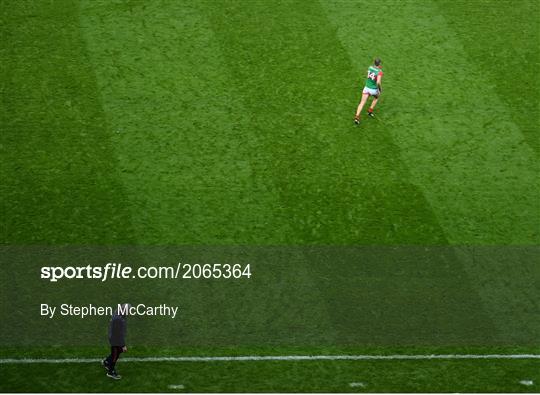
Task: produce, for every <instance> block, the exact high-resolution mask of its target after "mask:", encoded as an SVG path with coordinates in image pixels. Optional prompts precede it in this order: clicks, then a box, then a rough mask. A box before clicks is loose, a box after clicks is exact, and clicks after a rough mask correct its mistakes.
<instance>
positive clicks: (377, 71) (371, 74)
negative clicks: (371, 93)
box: [366, 66, 383, 89]
mask: <svg viewBox="0 0 540 395" xmlns="http://www.w3.org/2000/svg"><path fill="white" fill-rule="evenodd" d="M379 75H380V76H381V77H382V75H383V71H382V69H381V68H380V67H377V66H369V69H368V71H367V79H366V87H368V88H369V89H377V77H378V76H379Z"/></svg>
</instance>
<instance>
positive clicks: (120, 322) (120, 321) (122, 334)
mask: <svg viewBox="0 0 540 395" xmlns="http://www.w3.org/2000/svg"><path fill="white" fill-rule="evenodd" d="M126 331H127V323H126V319H125V317H123V316H121V315H119V314H113V316H112V318H111V322H110V323H109V343H110V344H111V346H112V347H124V346H125V345H126Z"/></svg>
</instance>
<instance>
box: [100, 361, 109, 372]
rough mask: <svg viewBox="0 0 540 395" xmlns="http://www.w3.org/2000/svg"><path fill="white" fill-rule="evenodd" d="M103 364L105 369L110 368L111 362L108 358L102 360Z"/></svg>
mask: <svg viewBox="0 0 540 395" xmlns="http://www.w3.org/2000/svg"><path fill="white" fill-rule="evenodd" d="M101 365H103V367H104V368H105V369H107V370H109V362H108V361H107V358H105V359H104V360H103V361H101Z"/></svg>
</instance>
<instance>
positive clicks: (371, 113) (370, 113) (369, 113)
mask: <svg viewBox="0 0 540 395" xmlns="http://www.w3.org/2000/svg"><path fill="white" fill-rule="evenodd" d="M367 115H369V116H370V117H371V118H375V114H373V111H368V113H367Z"/></svg>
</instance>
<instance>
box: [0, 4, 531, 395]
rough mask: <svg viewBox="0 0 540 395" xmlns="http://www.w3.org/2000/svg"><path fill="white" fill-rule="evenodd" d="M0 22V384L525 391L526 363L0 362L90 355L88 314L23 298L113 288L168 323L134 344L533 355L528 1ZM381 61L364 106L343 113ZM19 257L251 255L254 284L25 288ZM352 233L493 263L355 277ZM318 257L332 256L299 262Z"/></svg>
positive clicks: (28, 11) (124, 9) (167, 11)
mask: <svg viewBox="0 0 540 395" xmlns="http://www.w3.org/2000/svg"><path fill="white" fill-rule="evenodd" d="M0 12H1V13H0V15H1V16H0V18H1V23H0V29H1V32H2V34H1V40H0V42H1V44H0V62H1V67H0V72H1V78H0V81H1V85H0V86H1V95H2V104H1V105H0V116H1V123H0V153H1V160H0V164H1V166H0V191H1V192H0V204H1V206H0V219H1V221H2V226H1V228H0V237H1V239H0V244H1V247H0V248H1V249H2V254H0V255H3V256H4V258H2V260H1V262H0V263H1V266H0V274H1V277H0V288H1V289H2V292H1V293H0V302H1V309H0V322H2V330H1V331H0V332H1V334H0V391H2V392H6V391H13V392H35V391H43V392H50V391H61V392H167V391H180V392H182V391H189V392H197V391H200V392H220V391H229V392H249V391H252V392H264V391H267V392H277V391H292V392H295V391H298V392H350V391H352V392H395V391H398V392H399V391H402V392H407V391H413V392H414V391H424V392H430V391H433V392H464V391H470V392H481V391H487V392H538V391H539V385H540V374H539V372H540V368H539V366H540V363H539V360H538V359H486V360H374V361H370V360H367V361H365V360H361V361H350V360H346V361H342V360H336V361H243V362H239V361H233V362H219V361H214V362H164V363H156V362H124V363H122V361H121V362H120V364H119V370H120V372H121V373H122V374H123V375H124V380H121V381H120V382H112V381H110V380H109V381H107V379H106V377H105V375H104V374H103V371H102V369H101V368H100V367H99V366H98V365H97V364H89V363H63V364H43V363H41V364H40V363H38V364H11V363H4V362H2V361H4V360H6V359H7V358H22V357H28V358H30V357H32V358H44V359H51V358H52V359H54V358H63V357H70V358H98V357H100V356H102V355H103V354H104V353H106V347H105V346H106V343H105V342H104V340H103V339H104V336H103V334H102V333H101V332H103V331H104V328H106V325H107V320H99V319H95V320H88V321H84V322H82V321H68V320H64V321H62V320H56V321H54V320H51V321H46V320H43V319H40V318H39V317H37V316H36V312H35V311H36V307H35V306H37V305H36V303H46V302H48V301H66V302H70V301H74V302H84V301H86V302H90V301H96V303H97V302H101V303H106V302H109V303H110V300H112V299H113V298H114V297H116V296H118V293H120V294H121V295H122V297H129V298H136V297H140V298H142V299H144V298H146V299H145V300H141V301H142V302H146V301H151V302H153V303H159V302H160V301H165V300H166V301H167V302H178V303H179V304H180V305H181V310H182V312H183V313H182V319H181V320H179V321H174V323H172V322H169V321H165V320H164V319H155V320H153V321H144V320H139V321H137V320H136V319H133V322H131V323H130V329H129V330H130V332H129V333H130V336H131V337H130V339H131V344H130V345H132V349H131V350H130V352H129V356H138V357H151V356H156V357H157V356H167V355H171V356H183V355H184V356H186V355H187V356H198V355H207V356H223V355H235V356H238V355H394V354H414V355H416V354H540V342H539V339H540V314H539V313H538V312H539V311H540V297H539V296H540V295H539V292H538V289H539V286H538V285H539V284H540V265H538V263H537V262H538V259H539V258H538V249H537V247H536V249H534V248H535V247H534V246H538V245H539V244H540V198H539V196H540V176H539V175H540V166H539V160H538V155H539V151H540V140H539V139H540V138H539V131H540V127H539V125H540V122H539V121H540V78H539V77H538V71H539V65H540V29H539V24H540V3H539V2H538V1H535V0H516V1H509V0H500V1H496V0H472V1H469V0H440V1H439V0H410V1H395V0H380V1H377V2H369V1H365V0H357V1H356V0H354V1H353V0H313V1H300V0H299V1H292V0H290V1H289V0H278V1H270V0H238V1H231V0H212V1H210V0H197V1H187V0H186V1H184V0H169V1H165V0H163V1H142V0H111V1H106V0H94V1H90V0H81V1H68V0H65V1H64V0H58V1H46V0H38V1H16V0H0ZM374 57H380V58H382V61H383V69H384V73H385V74H384V79H383V86H384V94H383V95H382V96H381V99H380V102H379V104H378V106H377V108H376V109H375V112H376V115H377V117H378V119H368V118H367V117H365V116H364V119H363V120H362V123H361V124H360V125H359V126H355V125H353V122H352V118H353V115H354V110H355V108H356V105H357V103H358V100H359V98H360V92H361V88H362V86H363V83H364V78H365V71H366V68H367V67H368V65H369V64H370V63H371V62H372V60H373V58H374ZM36 246H48V247H61V246H97V247H99V248H102V247H103V246H107V247H110V248H113V249H114V248H115V247H118V246H138V248H142V249H144V248H148V249H149V251H153V250H152V248H156V246H191V247H193V248H195V249H196V248H206V247H205V246H212V248H215V249H218V250H219V248H224V249H227V248H230V247H233V246H247V247H248V248H250V247H253V248H258V247H257V246H259V247H260V248H261V250H260V251H262V252H259V253H258V254H259V255H257V256H260V257H261V259H259V260H258V264H254V270H253V272H254V275H253V279H250V280H249V281H244V282H236V283H232V282H187V283H186V282H183V283H181V286H179V285H178V283H174V282H170V281H155V282H151V281H147V282H145V281H139V282H129V281H127V282H124V283H115V284H116V285H117V286H118V288H117V289H116V291H114V290H111V289H110V288H104V287H105V286H103V285H100V286H99V287H98V286H95V284H94V285H92V284H90V283H76V282H72V283H63V284H58V285H55V284H50V283H44V282H43V281H40V280H39V278H38V274H37V273H38V270H39V269H38V267H39V266H40V265H42V264H44V261H39V260H36V262H35V266H33V265H30V266H25V265H21V264H20V262H23V261H24V259H22V258H21V260H19V261H18V260H17V259H11V258H12V257H13V255H12V252H13V251H14V250H13V249H14V248H15V249H17V248H21V247H22V248H28V249H31V248H36ZM351 246H371V247H372V248H380V249H383V250H385V251H389V249H390V250H391V249H392V248H394V247H395V248H402V246H409V248H416V247H420V248H423V247H433V248H446V249H447V250H444V251H448V249H451V248H459V247H463V246H469V247H474V248H477V249H478V254H484V253H485V256H486V257H487V256H489V259H487V258H486V259H484V260H482V259H479V260H475V259H468V258H465V257H463V256H461V255H460V253H459V251H457V252H455V253H452V254H453V255H452V259H451V260H450V261H444V260H441V262H449V263H447V264H440V265H436V264H433V265H430V264H429V262H426V261H425V260H423V261H422V260H418V261H417V260H414V259H411V260H408V261H407V262H405V263H404V264H403V265H402V266H400V267H397V268H396V267H394V266H392V265H391V261H385V262H381V263H380V264H379V265H374V264H373V263H371V264H369V263H367V261H366V265H365V266H357V265H355V264H353V263H352V261H351V260H350V259H348V258H347V256H348V255H347V254H348V252H347V251H349V250H347V248H349V247H351ZM411 246H412V247H411ZM326 247H328V248H334V249H335V250H316V251H326V252H325V254H326V253H328V254H329V255H328V257H336V256H339V259H338V260H337V261H332V259H323V258H321V259H314V260H311V258H312V257H313V255H310V252H309V251H310V250H309V249H310V248H315V249H316V248H326ZM265 248H278V250H279V248H282V249H285V250H279V251H282V252H280V254H281V253H282V254H283V255H281V258H279V259H278V258H276V260H275V261H273V259H274V257H272V256H271V254H270V256H265V257H263V255H264V254H263V253H264V252H265V251H268V250H265ZM287 248H291V250H290V251H289V250H286V249H287ZM530 248H532V250H528V249H530ZM278 250H276V251H278ZM19 251H20V250H19ZM32 251H36V250H32ZM216 251H217V250H216ZM328 251H340V252H339V253H336V255H331V254H330V253H329V252H328ZM501 251H502V252H501ZM524 251H525V252H524ZM527 251H528V252H527ZM10 254H11V255H10ZM29 254H30V253H29ZM31 254H36V253H35V252H32V253H31ZM31 254H30V255H31ZM254 254H255V253H254ZM287 254H291V255H287ZM321 254H322V253H321ZM8 256H9V257H10V259H7V258H6V257H8ZM32 256H34V255H32ZM517 256H519V257H523V256H525V257H526V259H525V258H524V259H521V258H519V259H517V258H515V257H517ZM283 257H286V258H287V259H284V258H283ZM325 257H326V255H325ZM511 258H512V259H511ZM514 258H515V259H514ZM336 259H337V258H336ZM81 284H82V285H81ZM114 302H116V300H115V301H114ZM100 331H101V332H100ZM149 334H151V335H152V338H153V339H154V341H153V342H150V343H151V344H150V343H149V344H146V343H145V339H146V337H145V336H148V335H149ZM126 356H128V355H126ZM523 380H529V381H532V383H533V384H532V385H524V384H522V383H520V381H523ZM351 383H357V384H355V385H354V384H353V386H351ZM359 383H361V384H359ZM169 385H182V386H183V388H180V387H173V388H171V387H169Z"/></svg>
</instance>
